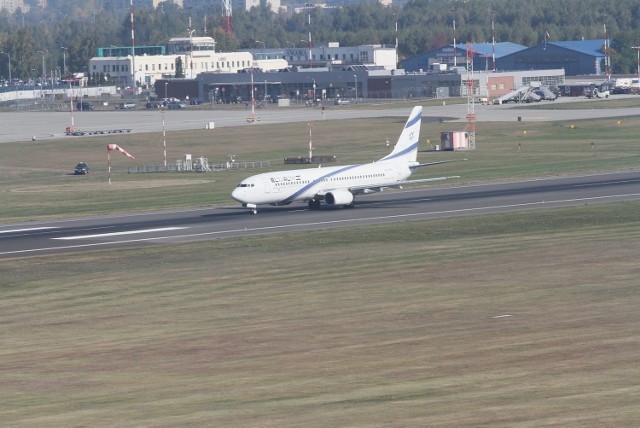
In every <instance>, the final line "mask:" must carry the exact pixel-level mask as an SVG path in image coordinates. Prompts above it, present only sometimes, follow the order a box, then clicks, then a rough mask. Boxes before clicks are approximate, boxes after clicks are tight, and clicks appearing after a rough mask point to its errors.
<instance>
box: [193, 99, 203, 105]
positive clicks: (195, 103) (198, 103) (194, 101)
mask: <svg viewBox="0 0 640 428" xmlns="http://www.w3.org/2000/svg"><path fill="white" fill-rule="evenodd" d="M200 104H202V98H193V99H192V100H191V105H192V106H199V105H200Z"/></svg>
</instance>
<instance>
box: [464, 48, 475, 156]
mask: <svg viewBox="0 0 640 428" xmlns="http://www.w3.org/2000/svg"><path fill="white" fill-rule="evenodd" d="M474 54H475V52H474V51H473V43H471V42H467V76H466V78H467V134H468V135H469V149H470V150H475V148H476V112H475V103H474V98H475V91H476V88H475V86H476V84H475V80H474V75H473V57H474Z"/></svg>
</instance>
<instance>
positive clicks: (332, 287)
mask: <svg viewBox="0 0 640 428" xmlns="http://www.w3.org/2000/svg"><path fill="white" fill-rule="evenodd" d="M639 208H640V204H638V203H625V204H613V205H603V206H599V207H591V208H589V207H583V208H575V209H567V210H556V211H544V212H528V213H518V214H510V215H493V216H483V217H474V218H473V219H466V220H447V221H426V222H407V223H399V224H396V225H389V226H374V227H366V228H354V229H350V230H340V231H334V232H330V231H329V232H327V231H324V232H311V233H297V234H283V235H274V236H269V237H258V238H247V239H239V240H220V241H211V242H205V243H202V242H200V243H194V244H191V245H173V246H171V247H151V248H146V249H141V250H118V251H102V252H88V253H81V254H75V255H68V256H63V257H59V256H55V257H54V256H51V257H35V258H25V259H19V260H13V261H0V270H2V272H3V274H2V299H1V300H0V323H1V324H2V326H3V328H2V343H3V346H2V349H1V350H0V353H1V356H2V358H1V359H0V361H1V362H0V371H1V373H2V379H3V381H2V383H0V401H1V402H2V403H3V405H2V406H1V407H0V419H1V420H2V421H3V424H4V425H9V426H87V425H91V426H123V425H126V426H140V425H143V426H181V425H196V426H204V425H206V426H345V425H348V426H382V425H392V426H451V425H457V426H482V425H499V426H514V425H524V426H540V425H562V426H632V425H634V424H635V423H636V422H637V421H638V420H639V419H640V408H639V407H638V406H637V397H638V394H640V371H639V370H638V363H639V362H640V361H639V359H638V358H639V356H638V355H639V354H638V349H639V346H640V339H639V338H640V318H639V316H638V311H637V308H638V305H639V304H640V295H639V293H638V277H639V275H640V267H639V265H638V263H637V258H638V249H639V247H638V242H640V222H639V221H638V220H640V218H639V215H638V212H639ZM363 248H366V251H363Z"/></svg>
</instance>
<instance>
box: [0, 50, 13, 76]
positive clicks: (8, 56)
mask: <svg viewBox="0 0 640 428" xmlns="http://www.w3.org/2000/svg"><path fill="white" fill-rule="evenodd" d="M0 53H1V54H5V55H6V56H7V58H9V84H11V55H9V54H8V53H6V52H0Z"/></svg>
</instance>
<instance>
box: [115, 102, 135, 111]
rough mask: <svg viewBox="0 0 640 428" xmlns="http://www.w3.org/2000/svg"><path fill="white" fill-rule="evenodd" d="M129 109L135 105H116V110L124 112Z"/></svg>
mask: <svg viewBox="0 0 640 428" xmlns="http://www.w3.org/2000/svg"><path fill="white" fill-rule="evenodd" d="M130 108H136V103H118V104H116V110H126V109H130Z"/></svg>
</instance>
